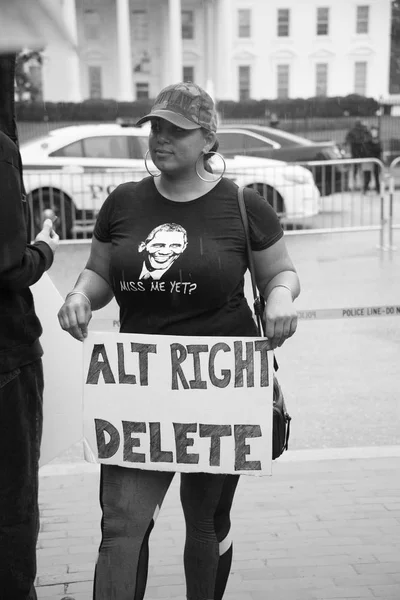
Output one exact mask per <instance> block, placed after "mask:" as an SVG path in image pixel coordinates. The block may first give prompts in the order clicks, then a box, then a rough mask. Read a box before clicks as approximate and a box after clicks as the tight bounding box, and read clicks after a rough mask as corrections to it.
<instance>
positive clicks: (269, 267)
mask: <svg viewBox="0 0 400 600" xmlns="http://www.w3.org/2000/svg"><path fill="white" fill-rule="evenodd" d="M253 257H254V265H255V271H256V281H257V287H258V289H259V290H260V293H261V294H262V296H263V297H264V299H265V319H266V336H267V338H268V340H269V342H270V348H271V350H273V349H274V348H276V347H277V346H282V344H283V342H284V341H285V340H287V339H288V338H289V337H290V336H292V335H293V334H294V332H295V331H296V328H297V313H296V310H295V308H294V305H293V300H294V299H295V298H297V296H298V295H299V294H300V282H299V278H298V276H297V273H296V269H295V268H294V266H293V263H292V261H291V259H290V256H289V254H288V252H287V249H286V244H285V242H284V240H283V239H282V238H281V239H280V240H279V241H278V242H276V243H275V244H273V245H272V246H270V247H269V248H266V249H265V250H260V251H253Z"/></svg>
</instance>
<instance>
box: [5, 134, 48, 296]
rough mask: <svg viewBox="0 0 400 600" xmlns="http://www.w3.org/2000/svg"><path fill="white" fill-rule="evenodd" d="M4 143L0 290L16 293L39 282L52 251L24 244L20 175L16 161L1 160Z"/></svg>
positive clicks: (38, 245)
mask: <svg viewBox="0 0 400 600" xmlns="http://www.w3.org/2000/svg"><path fill="white" fill-rule="evenodd" d="M10 143H12V142H11V141H10ZM7 144H8V142H4V144H3V143H2V140H0V145H1V148H0V151H2V155H3V156H1V157H0V289H8V290H14V291H19V290H23V289H26V288H28V287H29V286H31V285H33V284H34V283H36V282H37V281H38V280H39V279H40V277H41V276H42V275H43V273H44V271H46V270H47V269H48V268H49V267H50V266H51V264H52V262H53V252H52V251H51V248H50V247H49V246H48V245H47V244H46V243H45V242H38V243H34V244H28V243H27V234H26V231H27V227H26V216H25V215H26V208H25V206H24V204H25V202H24V201H23V197H22V191H21V176H20V173H19V170H18V168H17V166H16V164H13V162H16V161H13V162H11V161H10V162H9V161H8V160H7V159H6V158H4V148H5V147H6V146H7ZM13 146H14V148H15V152H18V151H17V148H16V146H15V145H14V144H13ZM7 154H8V152H7ZM14 158H15V157H14Z"/></svg>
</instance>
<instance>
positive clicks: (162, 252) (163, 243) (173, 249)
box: [139, 224, 187, 271]
mask: <svg viewBox="0 0 400 600" xmlns="http://www.w3.org/2000/svg"><path fill="white" fill-rule="evenodd" d="M186 246H187V235H186V231H185V229H184V228H183V227H181V226H180V225H175V224H165V225H160V226H159V227H157V228H156V229H154V230H153V231H152V232H151V233H150V235H149V237H148V238H147V239H146V241H144V242H142V243H141V244H140V245H139V252H142V253H143V258H144V263H145V266H146V268H147V269H148V271H154V270H160V269H162V270H164V271H167V270H168V269H169V268H170V267H171V265H172V264H173V263H174V262H175V261H176V259H177V258H179V256H180V255H181V254H182V253H183V252H184V250H185V248H186Z"/></svg>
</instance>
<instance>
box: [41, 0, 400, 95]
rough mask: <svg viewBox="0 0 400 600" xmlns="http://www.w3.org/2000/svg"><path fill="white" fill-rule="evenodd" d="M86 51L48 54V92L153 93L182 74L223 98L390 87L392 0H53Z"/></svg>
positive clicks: (56, 49)
mask: <svg viewBox="0 0 400 600" xmlns="http://www.w3.org/2000/svg"><path fill="white" fill-rule="evenodd" d="M46 1H47V3H50V4H51V6H52V8H53V10H54V9H55V7H56V5H57V8H58V10H57V12H58V13H59V14H61V15H62V19H63V21H64V24H65V26H66V28H67V30H68V32H69V35H70V37H71V39H72V40H73V41H74V43H75V45H76V48H77V51H74V50H73V49H72V48H71V47H66V46H65V45H64V44H62V43H61V42H60V44H57V43H54V42H53V43H51V44H50V45H49V46H47V48H46V50H45V53H44V61H43V70H42V82H43V99H44V100H46V101H54V102H60V101H64V102H78V101H81V100H85V99H89V98H108V99H114V100H117V101H132V100H135V99H140V98H147V97H150V98H154V97H155V96H156V94H157V93H158V91H159V90H160V89H161V88H162V87H164V86H166V85H168V84H170V83H174V82H177V81H181V80H188V81H194V82H196V83H198V84H199V85H201V86H203V87H206V88H207V89H208V90H209V91H210V93H212V95H213V96H214V97H215V98H216V99H218V100H239V99H247V98H252V99H255V100H259V99H264V98H268V99H273V98H287V97H289V98H296V97H297V98H298V97H302V98H309V97H313V96H346V95H348V94H351V93H358V94H361V95H365V96H372V97H375V98H377V99H378V98H379V97H381V96H384V97H387V96H388V92H389V59H390V22H391V0H365V1H363V0H46Z"/></svg>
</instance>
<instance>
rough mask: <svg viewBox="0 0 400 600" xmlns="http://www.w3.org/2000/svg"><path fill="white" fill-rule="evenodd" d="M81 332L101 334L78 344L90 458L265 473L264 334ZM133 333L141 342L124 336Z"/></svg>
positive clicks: (267, 360)
mask: <svg viewBox="0 0 400 600" xmlns="http://www.w3.org/2000/svg"><path fill="white" fill-rule="evenodd" d="M90 336H92V338H93V336H97V339H96V337H95V338H94V341H97V340H99V338H101V336H103V337H105V338H107V336H111V338H107V342H106V343H92V344H91V345H90V348H89V347H88V348H87V350H86V361H85V362H86V364H85V374H86V376H85V390H86V395H87V397H86V399H85V406H86V405H87V406H88V411H87V415H86V417H88V418H85V431H86V432H85V438H86V439H87V440H88V439H90V438H91V440H90V441H91V443H89V446H90V448H92V450H93V453H94V455H96V453H97V459H98V460H99V462H107V463H108V462H109V463H110V464H121V465H124V466H133V467H139V468H154V469H162V470H165V469H166V470H183V471H184V470H187V469H186V468H184V467H190V469H189V470H192V471H196V470H201V471H203V470H209V471H210V472H233V473H234V472H242V473H245V472H248V473H249V472H254V473H256V472H258V473H259V474H270V473H269V471H270V466H269V465H268V462H270V460H271V451H270V450H271V449H269V450H268V451H266V446H267V445H268V441H270V442H271V446H272V386H271V371H272V363H271V357H270V356H269V354H271V353H269V352H268V341H267V340H265V339H252V340H251V338H250V339H249V338H247V339H246V338H245V339H241V340H239V339H232V338H229V339H227V338H223V340H218V339H217V338H211V340H212V342H210V338H198V337H197V338H187V339H186V340H185V343H182V338H181V337H180V338H179V341H175V339H174V338H172V339H173V340H174V341H171V337H172V336H138V335H134V336H131V335H129V334H116V333H115V334H110V333H108V334H100V333H99V332H96V333H89V338H88V339H90ZM143 337H145V338H146V341H131V340H132V338H134V339H135V340H140V339H143ZM154 338H155V339H156V341H158V343H153V339H154ZM109 339H112V340H113V343H110V341H109ZM149 339H151V342H149V341H148V340H149ZM120 340H123V341H120ZM250 340H251V341H250ZM87 341H88V340H86V341H85V344H84V345H87ZM192 341H194V342H196V343H190V342H192ZM204 341H206V342H207V343H203V342H204ZM188 342H189V343H188ZM199 342H201V343H199ZM160 370H163V373H162V374H161V375H160ZM96 388H97V390H98V391H96ZM268 388H271V389H270V390H268ZM129 389H130V390H131V391H132V392H131V393H130V392H129ZM213 390H214V391H213ZM251 394H253V396H251ZM257 394H258V396H257ZM267 394H270V397H269V399H270V402H269V404H268V398H267ZM112 398H114V400H115V401H114V400H111V399H112ZM86 400H88V401H87V402H86ZM157 402H158V405H157V406H156V405H155V404H156V403H157ZM153 405H154V406H153ZM250 405H251V406H250ZM202 406H204V410H203V411H202ZM260 406H262V408H261V411H260V409H259V408H257V407H260ZM254 407H256V409H254ZM151 411H153V412H151ZM257 411H258V412H257ZM132 416H133V418H132ZM257 438H258V439H257ZM261 438H262V439H261ZM206 455H207V456H206ZM109 459H110V460H109ZM182 465H183V467H182V468H181V469H180V466H182ZM224 465H225V466H224ZM197 467H198V468H197ZM224 468H225V470H219V469H224ZM261 471H262V473H261ZM249 474H251V473H249Z"/></svg>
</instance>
